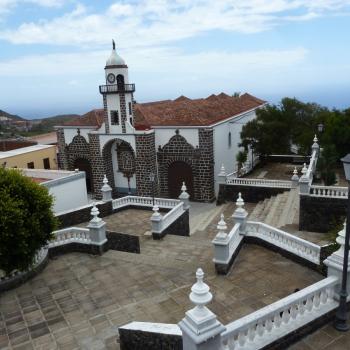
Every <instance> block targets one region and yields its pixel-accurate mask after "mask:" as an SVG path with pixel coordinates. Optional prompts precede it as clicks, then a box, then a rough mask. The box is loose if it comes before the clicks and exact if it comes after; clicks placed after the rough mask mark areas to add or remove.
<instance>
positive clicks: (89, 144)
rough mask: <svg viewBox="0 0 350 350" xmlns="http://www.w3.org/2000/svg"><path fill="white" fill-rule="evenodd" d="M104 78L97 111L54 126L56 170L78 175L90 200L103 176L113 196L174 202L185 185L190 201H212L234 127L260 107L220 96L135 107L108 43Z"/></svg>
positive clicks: (251, 100)
mask: <svg viewBox="0 0 350 350" xmlns="http://www.w3.org/2000/svg"><path fill="white" fill-rule="evenodd" d="M105 79H106V84H105V85H101V86H100V87H99V90H100V93H101V95H102V99H103V109H96V110H92V111H90V112H88V113H86V114H85V115H83V116H82V117H78V118H76V119H74V120H72V121H71V122H69V123H66V124H64V125H62V126H57V127H56V130H57V139H58V149H59V165H60V167H61V168H63V169H67V170H73V169H76V168H79V169H80V170H83V171H85V172H86V179H87V186H88V190H90V191H91V192H92V193H94V194H95V196H96V197H97V198H99V197H100V196H101V192H100V189H101V187H102V185H103V183H102V180H103V176H104V174H106V176H107V178H108V181H109V184H110V186H111V187H112V188H113V194H114V196H121V195H125V194H128V193H132V194H138V195H142V196H145V195H152V194H154V195H156V196H163V197H171V198H176V197H177V196H178V195H179V194H180V188H181V184H182V182H183V181H185V183H186V185H187V188H188V192H189V194H190V198H191V199H192V200H197V201H212V200H214V199H215V191H216V180H217V175H218V173H219V171H220V167H221V164H224V165H225V167H226V171H227V172H231V171H234V168H235V163H236V162H235V159H236V154H237V152H238V151H239V147H238V143H239V142H240V131H241V129H242V126H243V125H244V124H245V123H247V122H248V121H250V120H252V119H254V118H255V111H256V109H257V108H260V107H262V106H263V105H264V104H265V101H262V100H260V99H258V98H256V97H254V96H251V95H249V94H243V95H241V96H235V97H232V96H229V95H226V94H224V93H221V94H219V95H211V96H209V97H207V98H205V99H189V98H187V97H185V96H181V97H179V98H177V99H175V100H165V101H157V102H150V103H142V104H139V103H136V102H135V99H134V92H135V84H133V83H131V82H130V81H129V75H128V66H127V65H126V63H125V61H124V60H123V59H122V58H121V57H120V56H119V55H118V54H117V53H116V50H115V47H114V43H113V49H112V53H111V55H110V57H109V59H108V60H107V62H106V66H105Z"/></svg>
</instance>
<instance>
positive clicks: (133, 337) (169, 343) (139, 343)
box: [118, 328, 182, 350]
mask: <svg viewBox="0 0 350 350" xmlns="http://www.w3.org/2000/svg"><path fill="white" fill-rule="evenodd" d="M118 331H119V339H120V349H121V350H182V336H181V335H175V334H164V333H156V332H150V331H142V330H134V329H123V328H119V329H118Z"/></svg>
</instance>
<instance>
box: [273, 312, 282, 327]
mask: <svg viewBox="0 0 350 350" xmlns="http://www.w3.org/2000/svg"><path fill="white" fill-rule="evenodd" d="M281 323H282V319H281V316H280V314H279V312H277V313H276V314H275V316H274V317H273V325H274V327H275V328H279V327H280V325H281Z"/></svg>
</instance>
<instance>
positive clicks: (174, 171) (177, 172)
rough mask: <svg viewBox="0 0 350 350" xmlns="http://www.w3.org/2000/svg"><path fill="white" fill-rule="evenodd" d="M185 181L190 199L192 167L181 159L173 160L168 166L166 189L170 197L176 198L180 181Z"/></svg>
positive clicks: (179, 191)
mask: <svg viewBox="0 0 350 350" xmlns="http://www.w3.org/2000/svg"><path fill="white" fill-rule="evenodd" d="M183 182H185V184H186V187H187V192H188V194H189V195H190V199H191V198H192V199H193V195H194V192H193V171H192V167H191V166H190V165H189V164H188V163H186V162H183V161H175V162H172V163H170V164H169V166H168V190H169V196H170V198H178V197H179V195H180V193H181V186H182V183H183Z"/></svg>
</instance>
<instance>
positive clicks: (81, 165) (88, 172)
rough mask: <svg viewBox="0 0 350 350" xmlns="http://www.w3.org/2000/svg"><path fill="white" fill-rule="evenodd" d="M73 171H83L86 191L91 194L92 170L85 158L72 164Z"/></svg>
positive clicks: (92, 183) (78, 159) (92, 188)
mask: <svg viewBox="0 0 350 350" xmlns="http://www.w3.org/2000/svg"><path fill="white" fill-rule="evenodd" d="M73 166H74V169H79V170H80V171H85V181H86V189H87V191H88V193H91V192H93V190H94V182H93V177H92V168H91V164H90V161H89V160H87V159H85V158H76V159H75V160H74V163H73Z"/></svg>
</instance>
